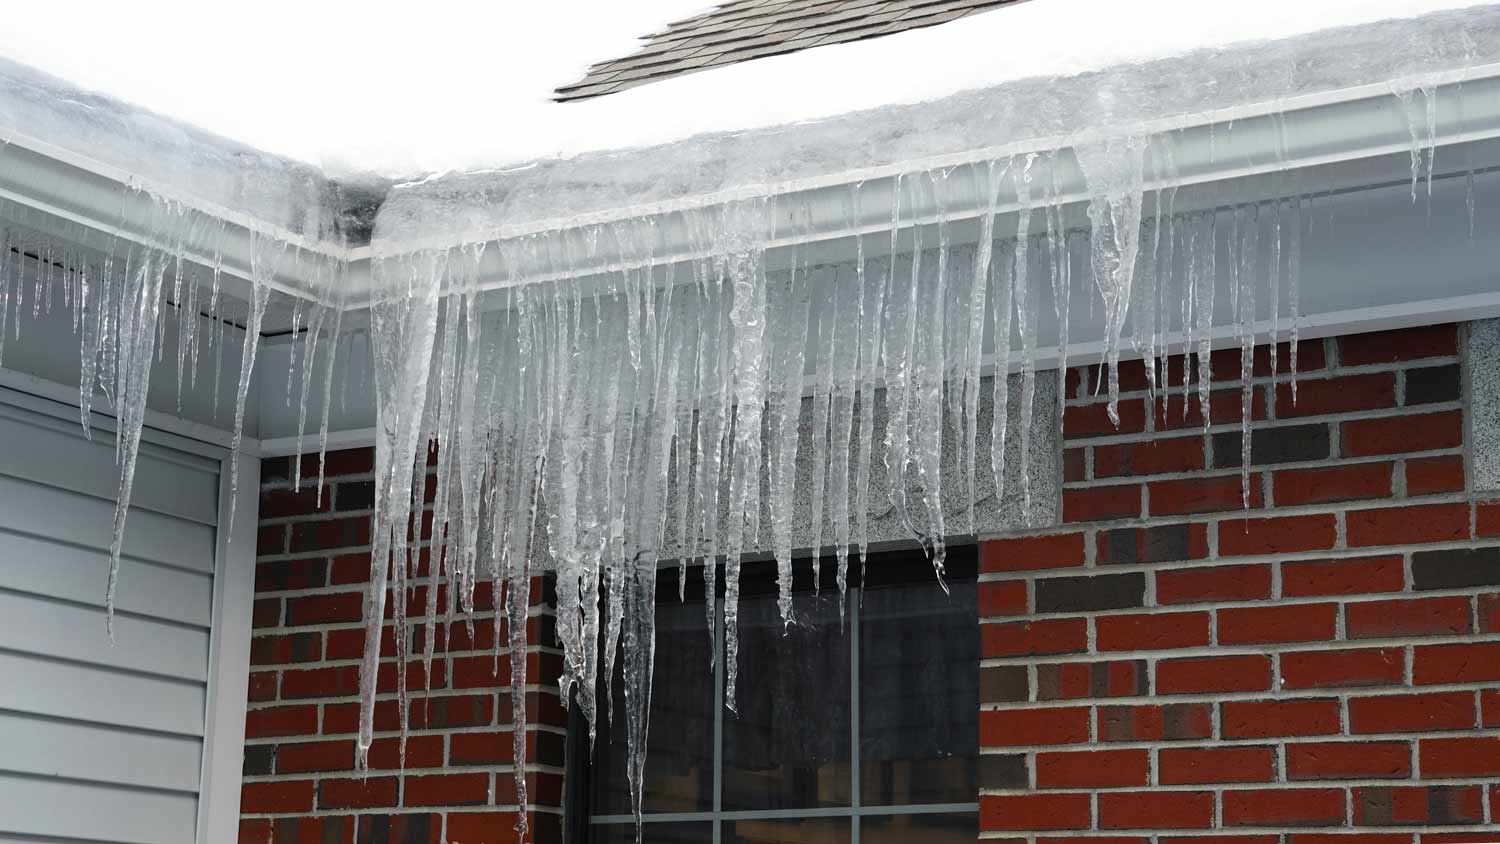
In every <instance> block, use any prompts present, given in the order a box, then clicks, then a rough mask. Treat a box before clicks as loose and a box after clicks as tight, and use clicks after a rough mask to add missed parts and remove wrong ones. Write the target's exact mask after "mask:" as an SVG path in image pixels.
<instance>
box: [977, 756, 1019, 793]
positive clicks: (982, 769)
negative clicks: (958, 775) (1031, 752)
mask: <svg viewBox="0 0 1500 844" xmlns="http://www.w3.org/2000/svg"><path fill="white" fill-rule="evenodd" d="M1027 784H1028V776H1027V773H1026V757H1025V756H1023V755H1020V754H1015V755H1012V754H995V753H984V754H980V756H979V787H980V788H1025V787H1026V786H1027Z"/></svg>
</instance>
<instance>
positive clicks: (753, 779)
mask: <svg viewBox="0 0 1500 844" xmlns="http://www.w3.org/2000/svg"><path fill="white" fill-rule="evenodd" d="M795 612H796V620H797V623H796V624H795V625H793V626H792V627H791V629H790V630H787V631H786V632H785V633H783V627H782V623H781V618H780V617H779V616H778V614H777V610H776V599H775V597H756V598H752V599H746V600H743V601H742V602H741V604H740V625H739V628H740V631H739V632H740V658H739V672H740V676H739V695H738V698H739V699H738V706H739V714H738V716H736V715H735V713H732V712H725V713H724V803H723V805H724V808H725V809H728V810H745V809H804V808H810V807H821V806H847V805H849V799H850V793H849V782H850V776H849V728H850V725H849V661H850V651H849V637H848V636H847V635H846V634H845V631H844V630H843V629H841V627H840V625H839V605H838V596H837V594H834V593H829V592H824V593H822V594H821V595H818V596H814V595H809V594H799V595H797V596H796V604H795ZM969 673H971V674H972V673H974V670H973V667H972V666H971V667H970V672H969ZM745 840H755V841H760V840H763V839H759V838H756V839H745ZM777 840H780V839H777ZM786 840H789V841H791V840H797V841H800V840H802V839H786ZM809 840H812V839H809ZM818 840H823V839H818Z"/></svg>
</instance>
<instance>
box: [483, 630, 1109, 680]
mask: <svg viewBox="0 0 1500 844" xmlns="http://www.w3.org/2000/svg"><path fill="white" fill-rule="evenodd" d="M979 633H980V636H981V637H982V639H981V641H982V643H983V653H984V655H985V656H986V657H1006V656H1036V655H1040V654H1066V653H1082V652H1083V651H1085V650H1087V649H1088V644H1089V643H1088V622H1087V621H1085V620H1084V619H1081V618H1057V619H1041V620H1036V621H1014V622H1007V623H1002V624H981V625H980V626H979ZM479 658H482V659H486V660H488V657H479ZM457 670H458V669H457V665H455V667H454V672H455V673H454V678H455V682H457V678H458V674H457ZM474 685H485V683H484V682H479V683H476V684H474ZM490 685H493V682H491V683H490Z"/></svg>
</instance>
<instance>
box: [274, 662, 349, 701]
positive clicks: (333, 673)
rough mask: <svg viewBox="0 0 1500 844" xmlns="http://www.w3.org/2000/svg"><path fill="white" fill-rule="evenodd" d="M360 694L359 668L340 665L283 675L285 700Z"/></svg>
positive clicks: (295, 671) (282, 686)
mask: <svg viewBox="0 0 1500 844" xmlns="http://www.w3.org/2000/svg"><path fill="white" fill-rule="evenodd" d="M358 693H359V666H356V665H340V666H332V667H328V668H307V669H298V670H289V671H283V672H282V673H281V697H282V698H283V699H296V698H310V697H349V696H352V695H356V694H358Z"/></svg>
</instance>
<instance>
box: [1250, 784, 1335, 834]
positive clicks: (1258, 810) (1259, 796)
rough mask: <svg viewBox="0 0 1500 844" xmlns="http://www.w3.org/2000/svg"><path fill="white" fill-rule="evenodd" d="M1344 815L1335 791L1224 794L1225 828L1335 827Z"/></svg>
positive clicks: (1257, 791) (1260, 790) (1286, 790)
mask: <svg viewBox="0 0 1500 844" xmlns="http://www.w3.org/2000/svg"><path fill="white" fill-rule="evenodd" d="M1344 811H1345V808H1344V792H1343V790H1342V789H1337V788H1262V789H1255V790H1248V791H1226V792H1224V825H1225V826H1283V827H1286V826H1339V825H1341V824H1342V823H1343V822H1344Z"/></svg>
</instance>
